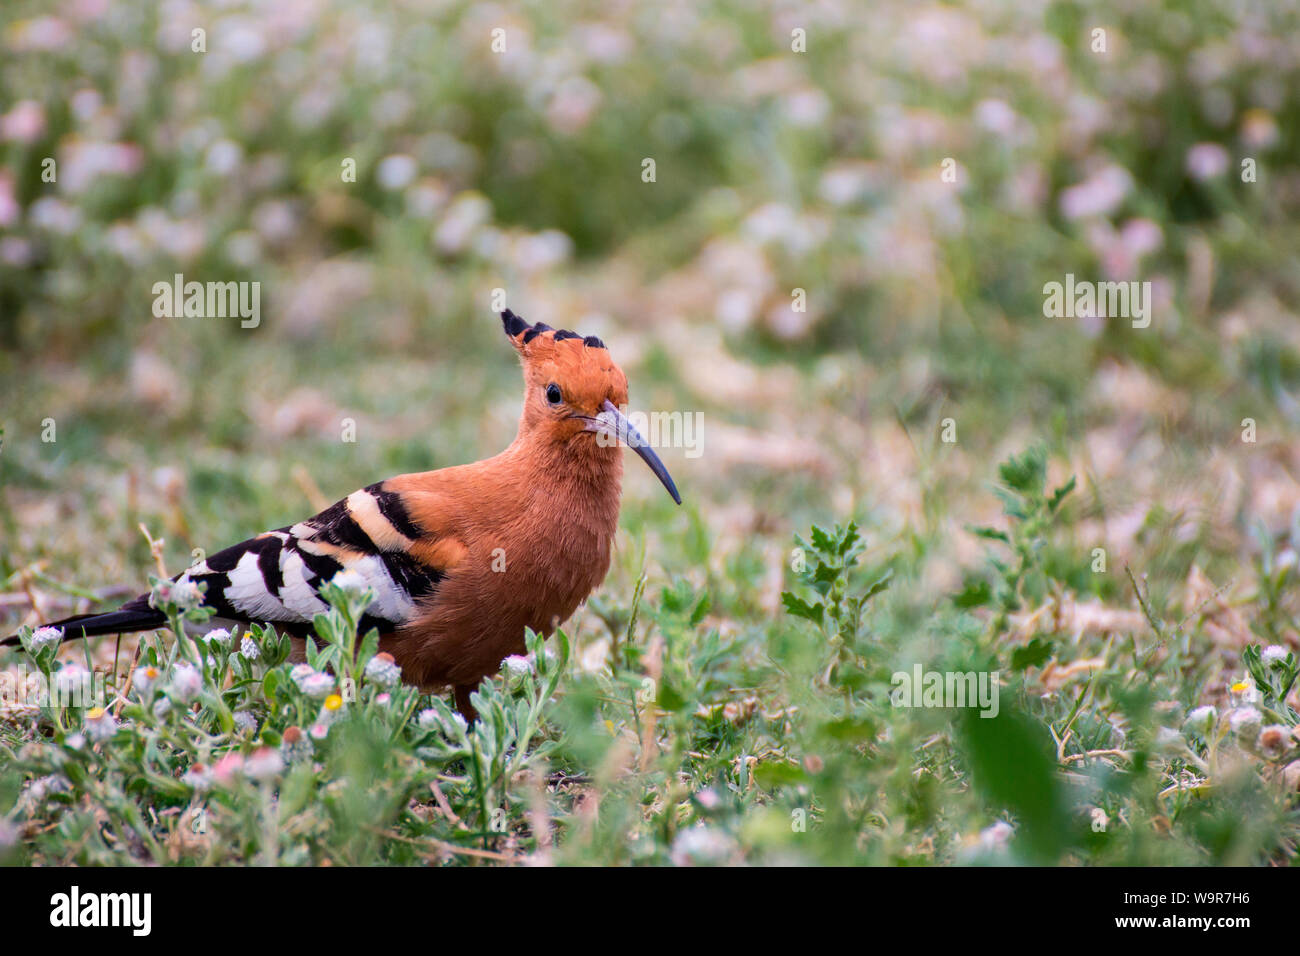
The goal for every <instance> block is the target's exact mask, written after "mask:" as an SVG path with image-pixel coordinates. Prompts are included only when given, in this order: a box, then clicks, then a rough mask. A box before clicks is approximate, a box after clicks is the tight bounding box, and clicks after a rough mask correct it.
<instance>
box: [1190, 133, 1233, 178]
mask: <svg viewBox="0 0 1300 956" xmlns="http://www.w3.org/2000/svg"><path fill="white" fill-rule="evenodd" d="M1227 171H1228V151H1227V150H1226V149H1224V148H1223V147H1222V146H1220V145H1219V144H1218V143H1197V144H1196V145H1195V146H1193V147H1192V148H1191V149H1189V150H1188V151H1187V174H1188V175H1189V176H1191V177H1192V178H1193V179H1199V180H1201V181H1202V182H1204V181H1205V180H1207V179H1214V178H1216V177H1218V176H1222V175H1223V174H1224V173H1225V172H1227Z"/></svg>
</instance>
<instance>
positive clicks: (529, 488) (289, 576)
mask: <svg viewBox="0 0 1300 956" xmlns="http://www.w3.org/2000/svg"><path fill="white" fill-rule="evenodd" d="M502 323H503V325H504V327H505V330H506V334H507V335H508V336H509V338H510V341H511V342H512V344H513V345H514V347H515V348H516V349H517V350H518V352H519V355H520V358H521V361H522V364H523V372H524V406H523V413H522V414H521V415H520V419H519V433H518V435H517V436H516V438H515V440H514V442H513V443H511V445H510V447H509V448H507V449H506V450H505V451H503V452H501V454H499V455H496V456H495V457H492V458H488V459H486V460H484V461H479V462H475V463H473V464H470V465H459V466H456V467H452V468H443V469H440V470H438V471H430V472H423V473H420V474H410V475H401V476H399V477H397V478H391V479H389V480H387V481H384V482H380V483H378V484H375V485H370V486H369V487H367V488H364V489H361V490H359V491H356V492H354V493H353V494H351V495H349V496H348V497H347V498H345V499H343V500H342V501H339V502H338V503H336V504H334V505H332V506H331V507H330V508H327V509H326V510H325V511H322V512H321V513H320V514H318V515H316V516H314V517H312V518H309V519H307V520H306V521H302V522H299V523H298V524H295V525H290V526H288V527H285V528H280V529H277V530H276V531H270V532H266V533H265V534H262V535H259V536H257V537H256V538H251V539H249V540H248V541H245V542H242V543H241V544H237V545H235V546H234V547H231V548H227V549H225V550H224V551H221V552H218V553H217V554H214V555H212V556H211V557H209V558H208V559H206V560H205V561H202V562H200V563H199V564H197V565H196V566H194V567H192V568H190V569H188V570H187V571H186V572H184V573H183V574H181V575H178V579H189V580H192V581H194V582H197V583H202V584H204V585H206V592H205V594H204V599H203V600H204V603H205V604H207V605H209V606H211V607H213V608H214V609H215V611H216V613H217V615H218V619H224V620H227V621H245V622H250V621H256V622H259V623H262V622H264V623H270V624H273V625H275V626H276V627H278V628H279V629H280V630H282V631H288V632H289V633H292V634H295V635H296V636H299V637H302V638H304V639H309V635H310V630H311V625H310V622H311V619H312V616H313V615H314V614H315V613H317V612H318V611H319V610H322V609H323V608H324V603H323V601H322V600H321V598H320V597H319V595H318V594H317V591H318V589H319V587H320V586H321V585H322V584H324V583H325V582H327V581H329V580H331V579H332V578H333V576H334V575H335V574H337V573H339V572H341V571H350V572H355V573H356V574H360V575H361V576H362V577H363V578H364V579H365V582H366V584H368V585H369V586H370V587H371V588H372V589H373V590H374V592H375V599H374V601H373V602H372V603H371V604H370V606H369V608H368V609H367V612H366V615H365V616H364V617H363V619H362V627H363V628H366V627H370V626H374V627H377V628H378V629H379V631H380V649H381V650H384V651H387V652H388V653H390V654H392V655H393V657H394V659H395V660H396V661H397V663H398V664H399V665H400V666H401V668H402V677H403V679H404V680H405V681H406V682H408V683H411V684H415V685H417V686H419V687H421V688H422V689H424V690H426V691H432V690H436V689H439V688H441V687H444V686H447V685H451V686H453V687H454V688H455V690H456V701H457V705H458V706H459V707H460V709H461V710H462V712H464V713H465V714H466V716H469V717H472V716H473V711H472V708H471V707H470V704H469V693H470V691H471V690H472V689H473V688H474V687H475V686H476V685H477V684H478V682H479V680H481V679H482V678H483V677H484V676H485V675H488V674H492V673H495V672H496V670H497V669H498V668H499V667H500V665H501V661H502V659H504V658H505V657H507V656H509V655H511V654H517V653H522V652H523V650H524V628H525V627H531V628H532V629H533V630H535V631H538V632H540V633H543V634H547V635H549V634H550V633H551V632H552V631H553V630H554V629H555V627H556V626H557V625H558V624H559V623H561V622H562V621H564V620H565V619H566V618H568V617H569V616H570V615H571V614H572V613H573V612H574V611H575V610H576V609H577V607H578V605H579V604H581V603H582V602H583V601H584V600H585V599H586V597H587V595H588V594H590V593H591V591H592V590H593V589H594V588H595V587H596V586H597V585H599V584H600V582H601V581H602V580H604V577H605V574H606V572H607V571H608V570H609V562H610V549H611V546H612V544H613V540H614V534H615V531H616V529H617V526H618V511H619V499H620V495H621V484H622V475H623V461H622V457H621V452H620V450H619V447H618V442H619V441H621V442H623V443H625V444H628V445H630V446H631V447H633V448H634V449H635V450H636V451H637V453H638V454H639V455H640V456H641V457H642V459H644V460H645V462H646V463H647V464H648V465H649V466H650V468H651V469H652V470H653V471H654V472H655V474H656V475H658V476H659V478H660V480H661V481H662V482H663V483H664V486H665V487H666V488H667V489H668V491H669V493H670V494H671V495H672V496H673V499H674V500H676V501H678V502H679V503H680V500H681V499H680V498H679V496H678V494H677V489H676V487H675V486H674V485H673V481H672V478H671V477H669V475H668V472H667V470H666V469H665V468H664V466H663V464H662V462H660V460H659V458H658V456H657V455H656V454H655V453H654V452H653V451H652V450H651V449H650V448H649V447H648V446H647V445H646V444H645V442H644V441H643V440H642V439H641V438H640V436H639V435H637V433H636V432H635V430H634V429H632V427H631V425H630V424H629V423H628V422H627V420H626V418H624V417H623V414H622V412H621V411H620V410H619V409H620V408H621V407H623V406H625V405H626V403H627V377H626V376H625V375H624V374H623V371H622V369H620V368H619V367H618V366H617V365H616V364H614V361H613V359H612V358H611V357H610V354H609V352H608V350H607V349H606V348H605V347H604V345H603V343H601V342H600V340H599V339H596V338H594V337H587V338H583V337H581V336H579V335H577V334H575V333H573V332H567V331H564V330H553V329H551V328H549V327H548V326H545V325H542V324H540V323H539V324H537V325H535V326H530V325H529V324H528V323H526V322H524V321H523V320H522V319H520V318H519V317H518V316H516V315H514V314H513V313H512V312H510V311H509V310H507V311H506V312H504V313H503V314H502ZM164 620H165V619H164V618H163V616H162V615H161V613H160V612H158V611H156V610H155V609H153V608H152V607H151V606H150V604H149V595H141V596H139V597H137V598H135V599H134V600H132V601H129V602H128V603H127V604H125V605H123V606H122V608H121V609H120V610H119V611H115V612H109V613H107V614H93V615H81V616H78V617H74V618H68V619H66V620H64V621H59V622H55V624H54V625H52V626H56V627H63V628H64V636H65V637H68V638H72V637H80V636H83V635H94V634H105V633H118V632H123V631H133V630H145V629H149V628H153V627H158V626H160V625H162V624H163V623H164ZM12 642H13V639H12V638H10V639H8V640H7V641H6V642H5V643H12Z"/></svg>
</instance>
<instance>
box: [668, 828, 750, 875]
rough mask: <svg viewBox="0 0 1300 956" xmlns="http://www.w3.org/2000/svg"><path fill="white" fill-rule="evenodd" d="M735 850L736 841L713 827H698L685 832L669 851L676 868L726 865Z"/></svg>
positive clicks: (678, 835)
mask: <svg viewBox="0 0 1300 956" xmlns="http://www.w3.org/2000/svg"><path fill="white" fill-rule="evenodd" d="M734 850H735V841H734V840H732V839H731V837H729V836H727V834H725V833H722V832H721V831H719V830H715V829H713V828H712V827H707V826H697V827H691V828H690V829H687V830H683V831H682V832H681V833H679V834H677V838H676V839H675V840H673V845H672V848H671V849H670V850H669V851H668V855H669V858H670V859H671V860H672V861H673V863H674V864H675V865H676V866H698V865H701V864H702V865H705V866H708V865H710V864H717V863H724V862H726V861H727V860H728V859H729V858H730V857H731V855H732V853H733V852H734Z"/></svg>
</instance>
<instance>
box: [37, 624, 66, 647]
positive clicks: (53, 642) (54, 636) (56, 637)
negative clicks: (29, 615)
mask: <svg viewBox="0 0 1300 956" xmlns="http://www.w3.org/2000/svg"><path fill="white" fill-rule="evenodd" d="M61 640H63V630H62V629H61V628H57V627H38V628H37V629H36V630H34V631H32V650H33V651H43V650H45V648H47V647H58V646H59V641H61Z"/></svg>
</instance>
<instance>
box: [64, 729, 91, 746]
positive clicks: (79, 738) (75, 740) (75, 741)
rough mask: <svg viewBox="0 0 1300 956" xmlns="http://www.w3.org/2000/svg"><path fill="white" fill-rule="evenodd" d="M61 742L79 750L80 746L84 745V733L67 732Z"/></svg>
mask: <svg viewBox="0 0 1300 956" xmlns="http://www.w3.org/2000/svg"><path fill="white" fill-rule="evenodd" d="M63 742H64V743H65V744H67V745H68V746H69V747H71V748H72V749H73V750H80V749H81V748H82V747H84V746H86V735H85V734H78V733H72V734H68V736H67V737H66V738H65V739H64V741H63Z"/></svg>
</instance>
